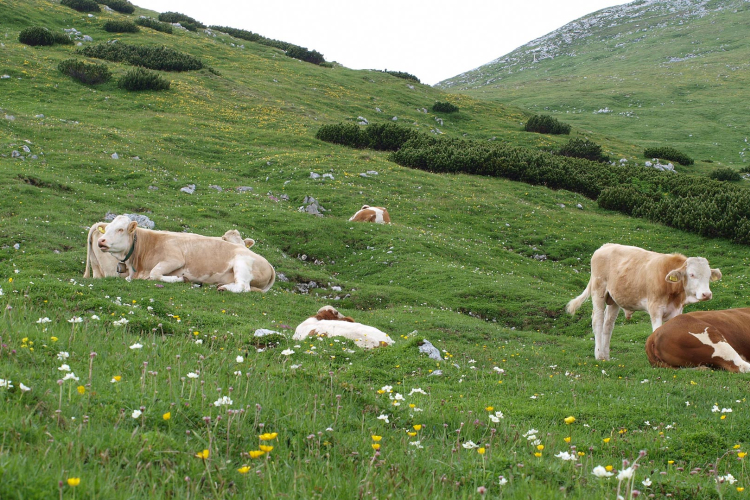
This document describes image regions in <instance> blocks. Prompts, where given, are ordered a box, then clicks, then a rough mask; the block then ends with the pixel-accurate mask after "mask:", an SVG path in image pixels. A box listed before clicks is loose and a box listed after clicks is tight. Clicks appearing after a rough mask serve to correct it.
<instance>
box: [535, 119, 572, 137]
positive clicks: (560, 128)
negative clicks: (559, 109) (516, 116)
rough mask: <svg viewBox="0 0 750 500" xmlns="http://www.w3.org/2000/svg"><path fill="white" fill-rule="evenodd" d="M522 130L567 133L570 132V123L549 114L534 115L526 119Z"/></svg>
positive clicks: (556, 133)
mask: <svg viewBox="0 0 750 500" xmlns="http://www.w3.org/2000/svg"><path fill="white" fill-rule="evenodd" d="M524 130H525V131H526V132H537V133H539V134H555V135H568V134H570V125H568V124H567V123H563V122H561V121H559V120H557V119H556V118H552V117H551V116H549V115H534V116H532V117H531V118H529V119H528V121H527V122H526V125H525V126H524Z"/></svg>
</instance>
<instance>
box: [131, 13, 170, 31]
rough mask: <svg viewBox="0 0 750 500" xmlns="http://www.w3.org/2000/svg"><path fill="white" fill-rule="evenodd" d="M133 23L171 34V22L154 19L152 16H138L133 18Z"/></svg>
mask: <svg viewBox="0 0 750 500" xmlns="http://www.w3.org/2000/svg"><path fill="white" fill-rule="evenodd" d="M135 24H137V25H138V26H144V27H146V28H151V29H152V30H156V31H161V32H162V33H168V34H170V35H171V34H172V25H171V24H168V23H163V22H161V21H157V20H156V19H154V18H152V17H139V18H138V19H136V20H135Z"/></svg>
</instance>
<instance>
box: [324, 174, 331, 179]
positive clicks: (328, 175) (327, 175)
mask: <svg viewBox="0 0 750 500" xmlns="http://www.w3.org/2000/svg"><path fill="white" fill-rule="evenodd" d="M323 178H324V179H331V180H333V174H323Z"/></svg>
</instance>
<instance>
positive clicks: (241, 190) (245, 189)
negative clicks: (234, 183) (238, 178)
mask: <svg viewBox="0 0 750 500" xmlns="http://www.w3.org/2000/svg"><path fill="white" fill-rule="evenodd" d="M252 190H253V188H251V187H250V186H240V187H238V188H237V192H238V193H248V192H250V191H252Z"/></svg>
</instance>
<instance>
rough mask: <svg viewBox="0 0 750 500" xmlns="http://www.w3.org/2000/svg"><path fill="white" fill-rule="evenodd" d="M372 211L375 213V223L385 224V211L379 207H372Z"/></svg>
mask: <svg viewBox="0 0 750 500" xmlns="http://www.w3.org/2000/svg"><path fill="white" fill-rule="evenodd" d="M370 210H372V211H373V212H375V222H376V223H378V224H384V223H385V221H384V220H383V211H382V210H381V209H379V208H377V207H370Z"/></svg>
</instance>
